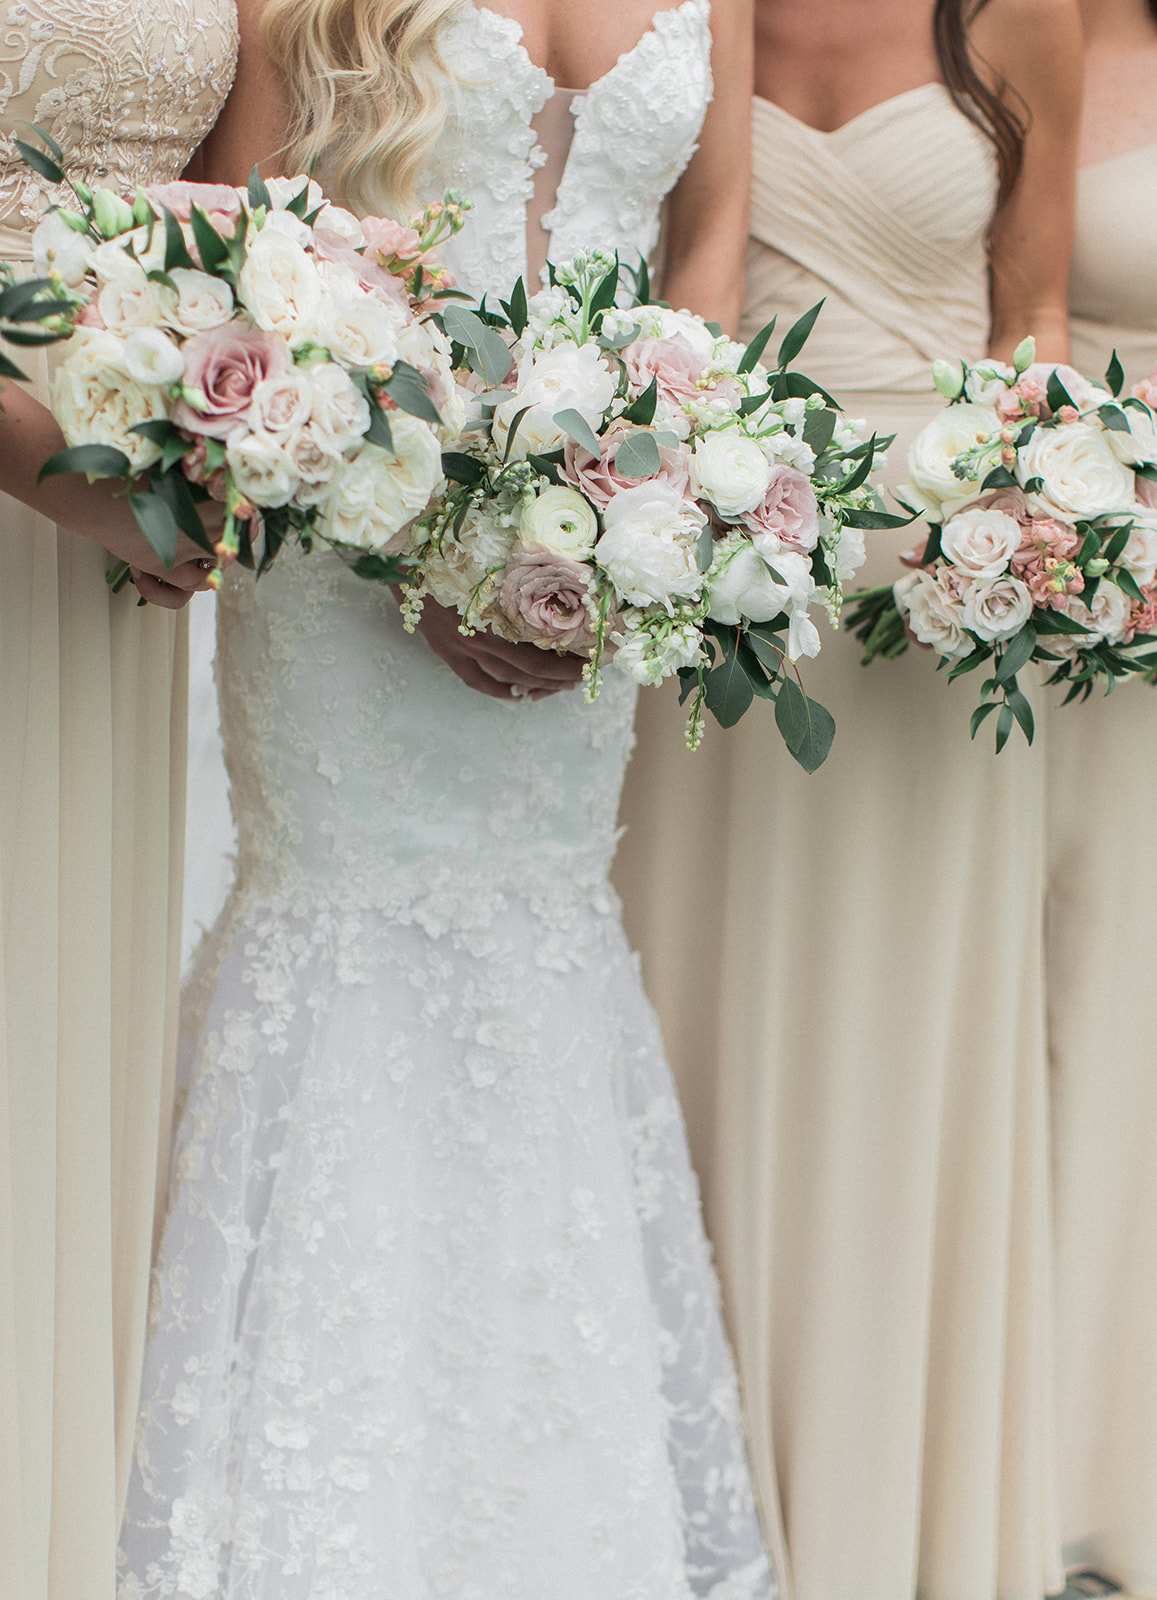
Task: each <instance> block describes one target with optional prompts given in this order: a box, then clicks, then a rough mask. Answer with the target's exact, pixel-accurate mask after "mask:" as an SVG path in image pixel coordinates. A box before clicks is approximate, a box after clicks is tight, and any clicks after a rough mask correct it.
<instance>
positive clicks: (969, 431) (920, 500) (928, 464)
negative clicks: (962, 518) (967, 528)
mask: <svg viewBox="0 0 1157 1600" xmlns="http://www.w3.org/2000/svg"><path fill="white" fill-rule="evenodd" d="M999 430H1000V419H999V418H998V417H997V414H996V412H995V411H993V410H992V409H991V407H989V406H977V405H959V406H948V407H947V408H946V409H945V410H944V411H942V412H940V414H939V415H938V416H936V417H933V419H932V421H931V422H930V423H928V425H927V427H925V428H922V429H921V430H920V432H919V433H918V434H917V435H916V437H915V439H914V440H913V441H912V444H911V447H910V448H909V450H908V477H909V479H910V480H911V482H910V483H909V484H905V485H904V489H903V490H902V491H901V493H904V492H905V491H906V490H910V491H911V493H910V494H905V498H906V499H911V500H912V501H913V503H915V504H916V505H918V506H919V507H920V508H921V509H922V510H925V511H927V512H928V513H929V514H930V515H931V516H932V517H933V518H935V520H937V521H939V519H940V516H941V514H942V510H943V511H944V512H947V513H948V514H951V512H952V511H953V510H955V509H956V508H957V507H958V506H960V505H962V504H963V503H964V502H965V501H966V500H969V499H972V498H973V496H974V495H976V494H977V493H979V490H980V479H979V477H978V476H977V475H976V473H975V471H973V474H972V475H971V476H969V477H966V478H958V477H957V476H956V474H955V473H954V472H953V470H952V464H953V462H954V461H955V460H956V458H957V457H958V456H959V455H961V454H962V453H963V452H964V451H966V450H971V449H972V448H973V447H974V446H975V445H976V444H977V443H978V442H979V441H980V440H981V439H987V438H989V437H990V436H991V435H992V434H994V433H998V432H999ZM991 465H992V461H991V459H988V460H987V461H986V464H985V469H984V470H985V471H987V470H988V468H989V467H990V466H991Z"/></svg>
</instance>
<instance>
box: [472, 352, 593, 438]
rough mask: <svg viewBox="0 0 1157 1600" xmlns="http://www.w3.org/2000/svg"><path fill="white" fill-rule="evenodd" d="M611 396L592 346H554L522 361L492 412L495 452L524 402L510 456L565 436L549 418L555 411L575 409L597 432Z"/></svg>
mask: <svg viewBox="0 0 1157 1600" xmlns="http://www.w3.org/2000/svg"><path fill="white" fill-rule="evenodd" d="M614 397H615V380H614V377H613V376H612V374H611V372H610V370H609V368H608V367H607V365H606V363H605V361H604V360H603V357H602V352H601V351H600V350H599V349H598V347H597V346H595V345H582V346H579V345H573V344H569V343H567V344H559V345H556V346H555V347H554V349H553V350H546V351H543V352H542V353H541V354H537V353H536V354H535V355H534V356H533V357H532V358H530V359H528V360H526V361H525V362H524V363H523V367H522V371H521V372H520V374H519V379H518V388H517V389H516V390H515V392H514V393H513V394H512V395H511V396H510V398H509V400H503V401H502V403H501V404H500V405H499V406H498V408H497V410H496V411H495V413H494V430H493V437H494V442H495V444H496V445H497V447H498V450H499V453H501V452H502V451H504V450H505V449H506V440H507V435H508V434H509V431H510V427H511V424H512V423H513V421H514V419H515V417H516V416H517V415H518V413H519V412H520V411H522V410H524V409H525V408H526V407H527V406H529V407H530V408H531V409H530V411H529V412H528V413H527V415H526V416H525V417H523V419H522V421H521V422H520V423H519V425H518V433H517V434H516V435H515V439H514V445H513V447H512V449H511V452H510V456H511V460H513V461H523V460H525V459H526V457H527V456H528V455H532V454H533V455H542V454H544V453H545V452H546V451H548V450H554V449H556V448H557V447H558V445H560V444H561V443H562V441H563V439H564V438H565V437H566V435H565V433H564V431H563V429H562V428H560V427H559V425H558V423H557V422H555V420H554V419H555V416H556V414H557V413H558V412H560V411H571V410H573V411H577V412H578V413H579V414H580V416H582V417H583V418H584V419H585V421H587V422H588V423H589V424H590V425H591V427H592V428H593V429H594V431H595V432H596V433H597V432H598V430H599V428H600V427H601V426H602V421H603V413H604V412H605V411H606V409H607V407H608V406H609V405H610V403H611V401H612V400H613V399H614Z"/></svg>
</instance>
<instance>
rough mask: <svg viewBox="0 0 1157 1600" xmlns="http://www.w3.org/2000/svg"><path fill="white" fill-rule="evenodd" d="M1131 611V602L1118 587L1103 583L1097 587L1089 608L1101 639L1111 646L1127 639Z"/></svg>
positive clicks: (1113, 584)
mask: <svg viewBox="0 0 1157 1600" xmlns="http://www.w3.org/2000/svg"><path fill="white" fill-rule="evenodd" d="M1131 610H1132V604H1131V602H1130V601H1129V600H1128V599H1127V598H1126V596H1125V595H1124V594H1123V593H1122V592H1121V590H1120V589H1118V588H1117V585H1116V584H1115V583H1105V582H1103V581H1102V582H1101V583H1099V584H1098V585H1097V592H1096V594H1095V595H1094V596H1093V603H1092V605H1091V606H1089V607H1088V611H1089V615H1090V616H1091V617H1092V622H1093V627H1094V628H1096V630H1097V632H1098V634H1099V635H1100V636H1101V638H1102V639H1104V640H1106V642H1107V643H1109V644H1120V643H1121V641H1122V639H1123V638H1124V637H1125V632H1126V629H1127V628H1128V626H1129V613H1130V611H1131ZM1081 620H1082V621H1083V620H1084V619H1083V618H1082V619H1081Z"/></svg>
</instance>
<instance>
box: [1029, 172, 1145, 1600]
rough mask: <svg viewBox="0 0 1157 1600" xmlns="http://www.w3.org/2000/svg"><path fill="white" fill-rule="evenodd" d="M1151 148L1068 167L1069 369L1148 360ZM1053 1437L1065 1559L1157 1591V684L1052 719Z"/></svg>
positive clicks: (1141, 372)
mask: <svg viewBox="0 0 1157 1600" xmlns="http://www.w3.org/2000/svg"><path fill="white" fill-rule="evenodd" d="M1155 261H1157V145H1149V146H1146V147H1145V148H1144V149H1141V150H1134V151H1130V152H1129V153H1128V154H1126V155H1122V156H1118V157H1117V158H1116V159H1115V160H1112V161H1105V162H1101V163H1099V164H1098V165H1097V166H1094V167H1089V168H1087V169H1086V170H1085V171H1084V172H1082V174H1081V181H1080V189H1079V199H1078V210H1077V234H1076V248H1075V252H1074V259H1073V273H1072V283H1071V290H1070V304H1071V307H1072V311H1073V363H1074V365H1075V366H1077V367H1079V368H1080V369H1081V370H1082V371H1083V372H1086V373H1088V374H1089V376H1090V377H1094V378H1099V377H1100V375H1101V374H1102V373H1103V372H1104V370H1105V368H1106V366H1107V365H1108V361H1109V355H1110V352H1111V351H1112V350H1113V349H1114V348H1116V350H1117V351H1118V353H1119V355H1120V358H1121V361H1122V364H1123V366H1124V368H1125V383H1126V386H1127V388H1128V387H1130V386H1131V385H1132V384H1133V383H1135V382H1136V381H1137V380H1138V379H1140V378H1145V377H1148V376H1149V374H1150V372H1151V371H1152V369H1153V367H1154V366H1157V275H1155V273H1154V262H1155ZM1048 754H1049V782H1048V789H1049V826H1048V844H1049V878H1048V940H1047V949H1048V998H1049V1045H1050V1061H1051V1068H1052V1099H1053V1140H1054V1159H1055V1194H1056V1201H1055V1205H1056V1241H1057V1243H1056V1299H1057V1376H1058V1384H1057V1390H1058V1396H1059V1410H1058V1443H1059V1460H1060V1482H1061V1511H1062V1518H1063V1521H1062V1528H1063V1532H1064V1536H1065V1541H1066V1547H1067V1551H1068V1554H1069V1557H1070V1559H1071V1560H1072V1561H1073V1562H1080V1563H1082V1564H1083V1563H1086V1562H1088V1563H1091V1564H1093V1565H1095V1566H1097V1567H1099V1568H1100V1569H1101V1570H1103V1571H1105V1572H1108V1573H1109V1574H1110V1575H1111V1576H1113V1577H1114V1578H1116V1579H1117V1581H1118V1582H1120V1583H1123V1584H1126V1585H1127V1586H1128V1588H1129V1592H1130V1593H1132V1594H1139V1595H1145V1596H1150V1597H1151V1596H1157V1050H1155V1048H1154V1045H1153V1041H1152V1036H1151V1032H1150V1030H1149V1027H1148V1025H1147V1021H1146V1019H1147V1018H1148V1016H1149V1015H1150V1014H1151V1012H1152V996H1153V987H1154V973H1155V972H1157V894H1155V892H1154V887H1153V874H1152V868H1151V863H1152V856H1153V848H1152V839H1153V836H1154V831H1155V828H1157V691H1155V690H1153V689H1152V688H1150V687H1149V686H1148V685H1145V684H1131V685H1127V686H1125V687H1124V688H1122V689H1120V690H1118V691H1117V692H1115V693H1114V694H1113V696H1112V698H1111V699H1110V700H1108V701H1104V700H1102V699H1101V697H1100V696H1099V695H1098V696H1095V697H1094V698H1093V699H1092V700H1091V701H1089V702H1088V703H1087V704H1085V705H1082V706H1067V707H1065V708H1064V709H1063V710H1057V711H1056V712H1055V714H1053V713H1050V717H1049V744H1048Z"/></svg>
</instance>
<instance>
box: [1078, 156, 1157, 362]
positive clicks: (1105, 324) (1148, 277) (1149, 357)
mask: <svg viewBox="0 0 1157 1600" xmlns="http://www.w3.org/2000/svg"><path fill="white" fill-rule="evenodd" d="M1126 217H1127V218H1128V226H1127V227H1123V226H1122V219H1123V218H1126ZM1154 260H1157V144H1148V145H1142V146H1141V147H1139V148H1138V149H1136V150H1126V151H1125V152H1124V154H1123V155H1119V156H1114V157H1113V158H1112V159H1111V160H1109V161H1098V162H1097V163H1096V165H1095V166H1091V167H1085V168H1084V169H1083V170H1082V172H1081V174H1080V180H1079V183H1078V187H1077V226H1076V233H1075V235H1074V238H1073V265H1072V271H1071V273H1070V278H1069V308H1070V313H1071V316H1072V335H1073V354H1072V359H1073V365H1074V366H1075V367H1077V368H1078V369H1079V370H1080V371H1082V372H1086V373H1087V374H1088V376H1089V377H1091V378H1099V377H1100V376H1101V374H1102V373H1103V372H1104V370H1105V367H1106V365H1107V364H1108V360H1109V356H1110V354H1111V353H1112V351H1113V350H1114V349H1115V350H1116V351H1117V354H1118V355H1119V357H1120V359H1121V364H1122V366H1123V367H1124V369H1125V381H1126V384H1128V385H1132V384H1134V383H1136V382H1137V380H1138V379H1139V378H1147V377H1148V376H1149V374H1150V372H1151V371H1152V369H1153V363H1154V360H1155V359H1157V276H1155V274H1154V266H1153V263H1154Z"/></svg>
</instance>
